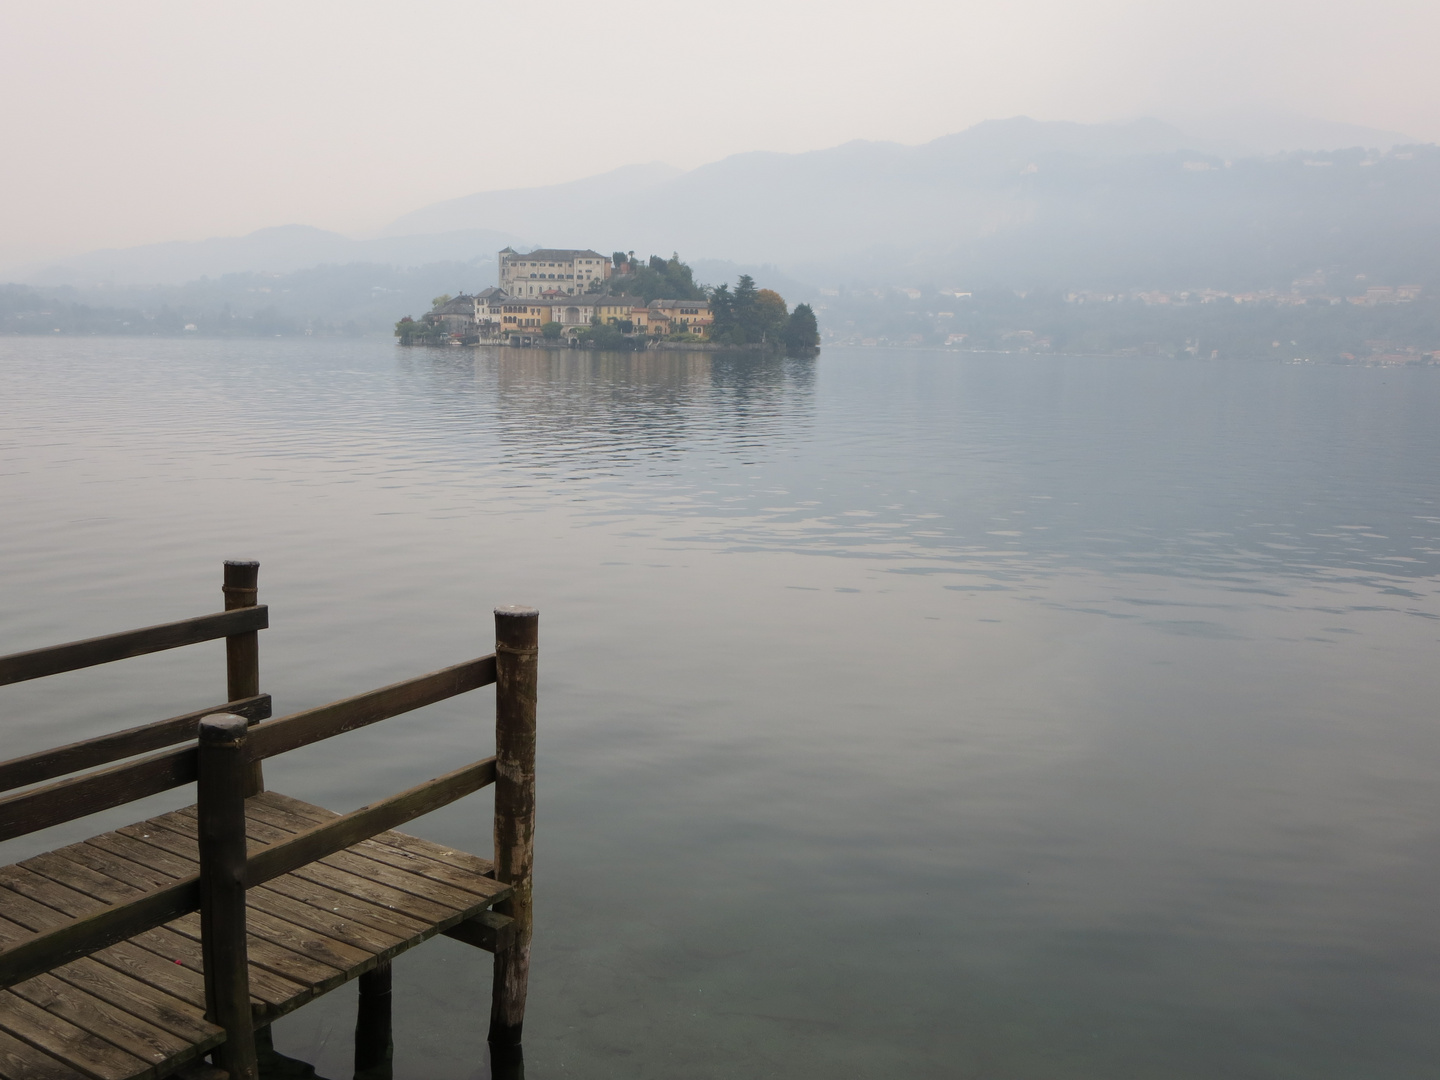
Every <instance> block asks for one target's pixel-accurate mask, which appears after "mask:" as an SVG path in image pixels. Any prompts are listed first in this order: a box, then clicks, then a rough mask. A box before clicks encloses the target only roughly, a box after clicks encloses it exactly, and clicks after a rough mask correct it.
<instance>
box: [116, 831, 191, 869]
mask: <svg viewBox="0 0 1440 1080" xmlns="http://www.w3.org/2000/svg"><path fill="white" fill-rule="evenodd" d="M115 831H116V832H117V833H119V834H120V835H121V836H123V837H125V838H127V839H129V840H133V841H136V842H137V843H140V844H144V845H147V846H149V847H153V848H157V849H159V850H160V851H162V852H164V853H165V854H166V855H168V856H169V858H170V863H169V865H180V866H185V867H186V868H187V869H186V870H185V873H186V875H187V876H188V875H189V874H192V873H195V872H196V870H197V868H198V867H199V865H200V841H199V840H198V839H197V838H196V836H185V835H184V834H182V833H177V832H176V831H175V830H174V829H167V828H165V827H164V826H163V825H161V824H159V823H158V822H156V821H155V820H153V819H152V820H150V821H142V822H141V823H140V824H138V825H126V826H124V827H123V828H119V829H116V830H115ZM139 857H140V855H139V853H138V852H137V854H136V858H139Z"/></svg>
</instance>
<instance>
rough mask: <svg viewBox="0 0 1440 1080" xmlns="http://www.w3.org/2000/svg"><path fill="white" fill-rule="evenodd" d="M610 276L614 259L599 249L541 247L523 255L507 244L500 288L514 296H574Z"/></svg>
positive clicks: (501, 263)
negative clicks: (555, 294)
mask: <svg viewBox="0 0 1440 1080" xmlns="http://www.w3.org/2000/svg"><path fill="white" fill-rule="evenodd" d="M609 276H610V260H609V259H607V258H606V257H605V256H604V255H601V254H600V253H599V252H598V251H574V250H571V249H568V248H565V249H562V248H541V249H540V250H538V251H532V252H530V253H529V254H528V255H521V254H520V253H519V252H517V251H515V250H514V249H513V248H508V247H507V248H506V249H505V250H504V251H502V252H500V288H502V289H504V290H505V291H506V292H507V293H509V294H510V295H511V296H523V297H530V296H534V297H540V296H544V295H545V294H546V293H552V294H553V293H559V294H561V295H565V296H574V295H575V294H576V293H583V292H584V291H585V290H586V289H588V288H590V286H591V285H595V284H599V283H600V282H602V281H604V280H605V279H606V278H608V277H609Z"/></svg>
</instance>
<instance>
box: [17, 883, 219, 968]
mask: <svg viewBox="0 0 1440 1080" xmlns="http://www.w3.org/2000/svg"><path fill="white" fill-rule="evenodd" d="M35 876H37V877H38V875H35ZM51 884H54V883H53V882H52V883H51ZM57 888H59V886H57ZM66 891H67V892H70V891H73V890H66ZM47 894H50V895H54V894H53V892H52V891H49V890H47ZM76 895H82V894H76ZM85 899H86V900H87V901H89V902H90V903H92V904H93V902H94V901H93V900H92V898H90V897H85ZM198 905H199V888H198V883H197V882H196V881H195V880H189V881H181V882H178V883H177V884H175V885H171V886H169V887H167V888H165V889H161V890H159V891H157V892H153V893H149V894H147V895H145V896H142V897H141V898H140V899H138V900H132V901H130V902H129V903H126V904H118V905H115V906H113V907H102V908H101V909H99V910H93V909H92V910H91V911H90V912H89V913H88V914H85V915H84V916H83V917H81V918H74V919H71V918H68V917H67V916H65V915H61V914H60V913H59V912H58V911H55V910H53V909H51V908H48V907H44V906H43V905H41V904H38V903H35V902H34V901H33V900H31V899H30V898H28V897H25V896H21V895H20V894H19V893H17V892H14V891H13V890H10V889H0V915H3V916H4V917H5V918H8V919H12V920H13V921H15V922H18V923H20V924H21V925H22V926H28V927H29V928H30V929H32V930H36V931H37V934H36V936H35V937H33V938H31V939H30V940H29V941H24V942H21V943H19V944H16V945H12V946H9V947H8V948H6V949H4V950H3V951H0V986H11V985H13V984H15V983H17V982H20V981H21V980H22V979H28V978H31V977H33V976H35V975H39V974H41V973H42V972H45V971H49V970H50V969H51V968H53V967H55V966H56V965H57V964H63V963H65V962H66V961H68V960H74V959H76V958H77V957H81V956H85V955H86V954H87V953H92V952H94V951H95V950H96V949H98V948H101V947H102V946H105V945H110V944H114V943H118V942H123V941H125V940H126V939H127V938H131V937H134V936H135V935H136V934H137V933H139V932H140V931H142V930H145V929H147V928H149V927H152V926H155V925H157V924H159V923H162V922H168V921H169V920H170V919H173V918H175V917H176V916H178V915H183V914H185V913H186V912H187V911H193V910H195V908H196V907H197V906H198ZM45 912H49V913H50V914H51V915H53V916H55V918H47V917H45V915H44V913H45ZM27 920H29V921H27Z"/></svg>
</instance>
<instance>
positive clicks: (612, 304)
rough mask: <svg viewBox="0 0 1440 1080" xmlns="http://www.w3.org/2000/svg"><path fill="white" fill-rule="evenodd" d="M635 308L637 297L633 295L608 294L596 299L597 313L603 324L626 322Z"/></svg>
mask: <svg viewBox="0 0 1440 1080" xmlns="http://www.w3.org/2000/svg"><path fill="white" fill-rule="evenodd" d="M634 310H635V298H634V297H632V296H606V297H603V298H601V299H599V300H596V301H595V314H596V315H597V316H599V318H600V323H601V325H602V326H611V325H614V324H615V323H620V322H625V321H627V320H629V319H630V318H631V312H633V311H634Z"/></svg>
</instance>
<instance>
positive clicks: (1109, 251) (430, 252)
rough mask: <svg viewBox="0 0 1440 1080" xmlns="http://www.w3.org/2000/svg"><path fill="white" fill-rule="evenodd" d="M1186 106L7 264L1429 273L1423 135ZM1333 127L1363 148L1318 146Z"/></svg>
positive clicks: (1434, 235) (1428, 165)
mask: <svg viewBox="0 0 1440 1080" xmlns="http://www.w3.org/2000/svg"><path fill="white" fill-rule="evenodd" d="M1187 124H1188V128H1189V129H1182V128H1180V127H1177V126H1175V125H1173V124H1168V123H1164V122H1162V121H1159V120H1153V119H1147V120H1137V121H1133V122H1129V123H1123V124H1076V123H1062V122H1040V121H1035V120H1030V119H1027V118H1024V117H1020V118H1014V119H1009V120H996V121H988V122H986V123H982V124H977V125H976V126H974V127H972V128H970V129H968V130H966V131H962V132H959V133H957V134H954V135H948V136H945V137H943V138H939V139H935V140H933V141H931V142H928V143H925V144H923V145H919V146H905V145H901V144H898V143H889V142H865V141H856V142H850V143H846V144H844V145H841V146H836V147H831V148H828V149H824V150H817V151H812V152H809V153H800V154H782V153H770V152H760V153H747V154H737V155H734V156H731V157H728V158H725V159H723V160H721V161H716V162H713V163H711V164H708V165H703V166H701V167H699V168H696V169H692V170H690V171H688V172H682V171H681V170H678V169H675V168H673V167H671V166H668V165H663V164H659V163H652V164H648V165H634V166H628V167H626V168H622V169H617V170H613V171H611V172H608V173H604V174H601V175H599V176H594V177H589V178H587V179H584V180H578V181H573V182H571V183H567V184H556V185H551V186H548V187H539V188H529V189H518V190H510V191H496V192H487V193H480V194H476V195H470V196H465V197H463V198H459V199H452V200H448V201H446V202H442V203H437V204H434V205H432V206H428V207H424V208H422V209H420V210H417V211H415V212H413V213H410V214H407V215H405V216H403V217H401V218H399V219H397V220H396V221H394V222H392V223H391V224H390V225H389V226H388V227H387V228H386V229H385V230H383V234H382V235H380V236H377V237H373V238H370V239H363V240H357V239H350V238H348V237H344V236H341V235H339V234H337V233H333V232H326V231H324V230H321V229H313V228H308V227H305V226H299V225H290V226H282V227H279V228H274V229H263V230H260V231H259V232H256V233H252V234H250V235H249V236H244V237H233V238H222V239H213V240H205V241H199V242H194V243H167V244H152V245H147V246H144V247H137V248H129V249H123V250H112V251H98V252H92V253H90V254H88V255H83V256H78V257H76V258H73V259H68V260H64V261H63V262H60V263H57V264H55V265H52V266H48V267H44V268H35V269H33V270H32V271H31V272H30V273H28V274H26V275H24V280H28V281H29V282H31V283H36V284H73V285H76V286H79V287H82V288H93V287H95V286H97V285H101V284H108V285H111V286H114V287H129V286H138V285H149V284H176V283H180V282H185V281H194V280H196V279H199V278H202V277H210V278H217V277H220V276H223V275H225V274H233V273H269V274H288V273H294V272H296V271H298V270H302V269H304V268H307V267H314V266H320V265H330V266H344V265H348V264H363V265H365V266H375V267H379V266H392V267H419V266H426V265H429V264H437V263H446V264H474V266H476V267H477V268H482V267H486V266H493V258H494V253H495V252H496V250H498V249H499V248H501V247H504V246H506V245H507V244H508V245H511V246H515V247H517V248H521V249H526V248H529V247H533V246H537V245H551V246H585V247H593V248H595V249H596V250H598V251H602V252H607V253H608V252H610V251H611V250H616V249H624V250H627V251H628V250H634V251H636V252H637V253H639V254H640V255H642V256H644V255H648V254H652V253H653V254H661V255H669V254H670V253H671V252H679V253H680V254H681V255H682V256H683V257H685V258H686V259H687V260H689V261H690V262H691V263H692V264H693V265H695V266H696V267H697V269H700V268H701V267H705V268H706V269H704V270H702V271H701V273H702V276H705V275H706V274H709V275H710V276H711V278H712V279H713V280H720V279H721V278H720V276H719V272H720V271H721V270H722V269H723V268H727V267H756V266H765V267H767V268H768V269H767V273H768V274H769V275H770V276H771V277H773V278H775V279H776V280H781V279H783V280H786V281H787V283H791V284H793V283H798V282H811V283H814V284H815V285H817V286H825V285H830V286H833V285H837V284H854V285H867V284H869V285H926V284H931V285H937V286H942V287H955V288H961V289H969V288H984V287H992V286H993V287H1003V288H1014V289H1020V290H1027V289H1047V288H1048V289H1127V288H1181V289H1186V288H1188V289H1196V288H1207V287H1209V288H1219V289H1228V290H1240V289H1257V288H1278V287H1282V286H1288V284H1289V282H1290V281H1292V280H1294V279H1295V278H1297V277H1300V276H1307V275H1308V276H1313V275H1314V273H1315V271H1316V270H1317V269H1319V270H1321V271H1323V272H1324V273H1325V274H1326V275H1327V276H1328V277H1329V278H1330V279H1331V280H1332V283H1338V282H1340V281H1342V280H1349V281H1352V282H1353V279H1355V278H1356V277H1357V276H1359V275H1365V277H1366V279H1367V280H1369V281H1371V283H1375V284H1379V283H1387V282H1388V283H1391V284H1402V283H1421V284H1440V150H1437V148H1436V147H1434V146H1391V147H1390V148H1389V149H1388V150H1382V149H1381V146H1384V145H1388V144H1389V143H1391V142H1393V141H1394V140H1396V139H1400V138H1403V137H1402V136H1399V135H1397V134H1396V133H1393V132H1390V133H1387V132H1381V131H1376V130H1373V129H1368V128H1355V127H1351V126H1348V125H1343V124H1333V123H1329V122H1325V121H1315V120H1309V119H1307V118H1304V117H1284V116H1279V117H1277V116H1274V115H1265V114H1246V115H1244V116H1233V117H1230V118H1228V119H1226V118H1221V119H1219V120H1213V119H1212V120H1211V121H1209V124H1210V126H1209V128H1208V129H1205V130H1203V131H1201V132H1200V134H1196V130H1194V125H1195V124H1200V125H1201V127H1204V123H1203V122H1201V121H1195V122H1193V123H1190V122H1187ZM1247 125H1248V126H1247ZM1352 139H1354V140H1363V141H1364V142H1365V143H1366V144H1367V145H1370V147H1371V148H1370V149H1361V148H1360V147H1359V146H1356V147H1354V148H1351V149H1334V148H1333V147H1334V146H1336V145H1339V144H1342V143H1345V142H1348V141H1350V140H1352ZM1307 141H1308V142H1311V143H1313V144H1315V145H1312V146H1311V147H1310V148H1308V149H1307V150H1304V151H1295V150H1288V149H1287V150H1286V151H1285V152H1283V153H1268V154H1250V155H1248V156H1247V155H1245V154H1243V153H1240V152H1238V151H1237V148H1239V149H1240V150H1244V149H1245V148H1246V147H1254V146H1262V147H1266V148H1273V147H1277V146H1279V147H1292V146H1295V145H1301V144H1303V143H1305V142H1307ZM1321 143H1328V144H1330V146H1331V147H1332V148H1329V149H1316V146H1317V145H1319V144H1321ZM712 266H713V267H714V268H715V270H714V271H711V270H709V268H710V267H712ZM366 272H367V273H368V271H366ZM491 273H492V274H493V271H492V272H491ZM487 276H488V275H487ZM731 276H732V275H731V274H729V273H725V274H724V279H726V280H729V279H730V278H731ZM491 282H493V276H490V277H489V279H488V280H487V281H484V282H483V283H484V284H489V283H491ZM1335 287H1336V288H1337V289H1338V288H1340V286H1339V285H1338V284H1336V285H1335ZM446 291H454V288H453V287H450V286H447V289H446ZM786 295H791V294H790V293H788V292H787V293H786Z"/></svg>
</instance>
